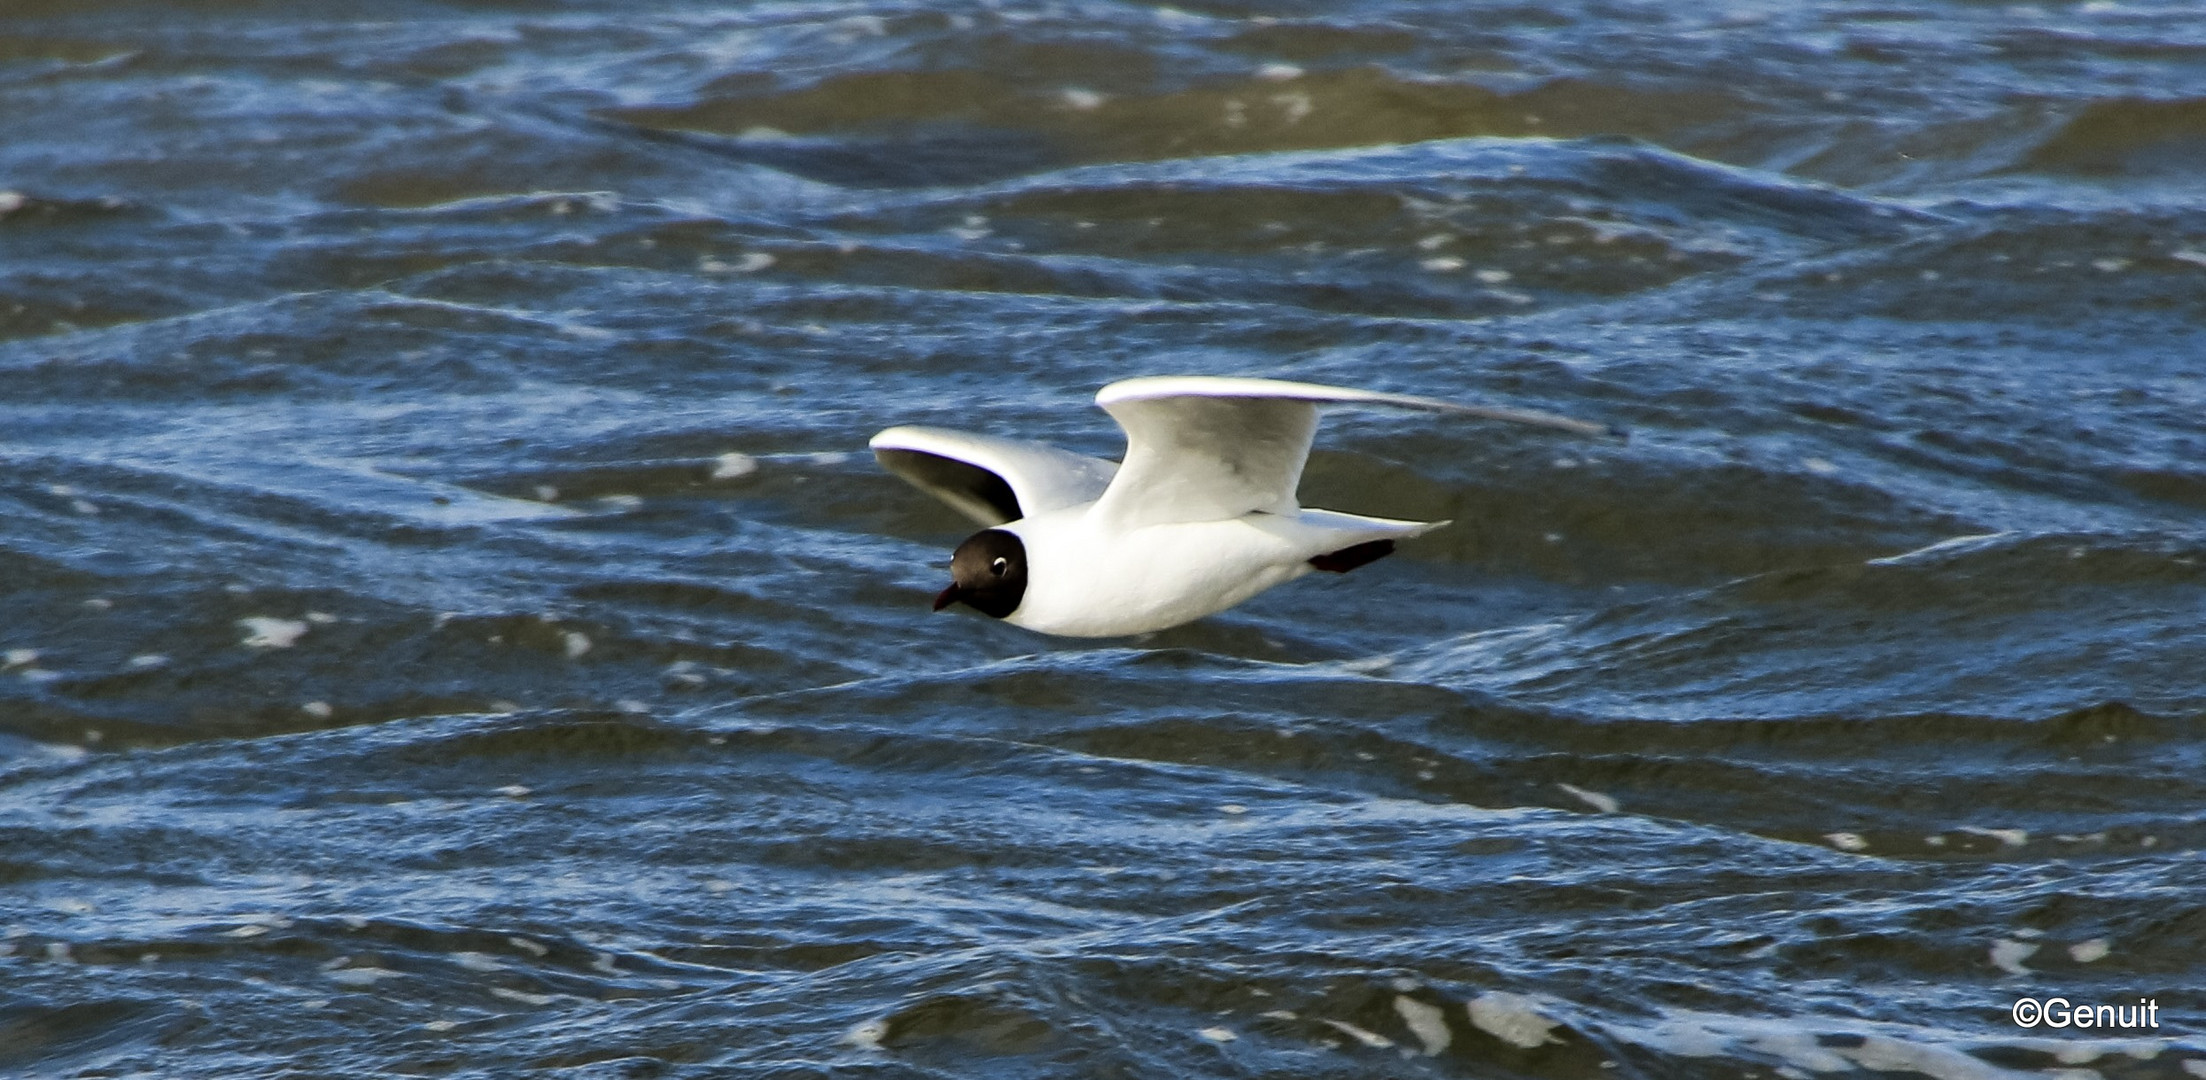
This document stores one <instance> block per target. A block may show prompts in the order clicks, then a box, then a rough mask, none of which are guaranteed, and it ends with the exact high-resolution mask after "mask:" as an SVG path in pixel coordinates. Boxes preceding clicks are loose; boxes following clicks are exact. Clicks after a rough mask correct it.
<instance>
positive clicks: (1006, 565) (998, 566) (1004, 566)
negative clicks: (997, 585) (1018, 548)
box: [988, 555, 1011, 577]
mask: <svg viewBox="0 0 2206 1080" xmlns="http://www.w3.org/2000/svg"><path fill="white" fill-rule="evenodd" d="M988 568H989V569H990V570H993V571H995V572H996V576H997V577H1002V576H1003V575H1004V573H1005V571H1008V570H1010V569H1011V560H1009V559H1006V558H1004V557H1003V556H1001V555H998V556H996V561H995V562H992V563H989V564H988Z"/></svg>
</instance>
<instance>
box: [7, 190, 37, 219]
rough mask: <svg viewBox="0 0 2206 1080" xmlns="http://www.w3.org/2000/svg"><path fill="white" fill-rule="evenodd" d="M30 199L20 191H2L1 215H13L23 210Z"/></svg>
mask: <svg viewBox="0 0 2206 1080" xmlns="http://www.w3.org/2000/svg"><path fill="white" fill-rule="evenodd" d="M29 201H30V199H29V198H28V197H26V196H25V195H24V194H23V193H22V192H20V191H0V214H12V213H15V212H16V211H18V210H21V209H23V204H24V203H26V202H29Z"/></svg>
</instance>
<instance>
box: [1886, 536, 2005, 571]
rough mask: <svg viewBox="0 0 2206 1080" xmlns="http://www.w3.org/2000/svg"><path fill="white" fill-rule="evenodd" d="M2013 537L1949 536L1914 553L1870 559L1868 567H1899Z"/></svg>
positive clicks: (1917, 549)
mask: <svg viewBox="0 0 2206 1080" xmlns="http://www.w3.org/2000/svg"><path fill="white" fill-rule="evenodd" d="M2012 535H2014V534H2013V533H2012V532H2011V531H2010V532H1990V533H1972V534H1970V535H1968V536H1949V537H1947V538H1945V539H1944V540H1940V541H1938V542H1937V543H1935V544H1927V545H1925V546H1923V547H1919V548H1916V549H1915V550H1913V551H1903V552H1901V553H1899V554H1897V555H1887V556H1885V557H1883V558H1881V559H1870V560H1869V562H1868V565H1870V566H1898V565H1901V564H1903V563H1907V562H1909V561H1912V560H1915V559H1919V558H1922V557H1923V556H1926V555H1935V554H1942V553H1945V552H1952V551H1967V550H1970V549H1972V548H1979V547H1985V546H1987V545H1989V544H1991V543H1992V542H1993V541H1996V540H2001V539H2004V538H2006V537H2008V536H2012Z"/></svg>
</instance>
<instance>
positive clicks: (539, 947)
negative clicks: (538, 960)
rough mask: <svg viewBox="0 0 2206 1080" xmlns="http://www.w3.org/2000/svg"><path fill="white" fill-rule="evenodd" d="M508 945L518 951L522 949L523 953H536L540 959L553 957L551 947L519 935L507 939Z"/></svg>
mask: <svg viewBox="0 0 2206 1080" xmlns="http://www.w3.org/2000/svg"><path fill="white" fill-rule="evenodd" d="M506 944H508V945H511V946H513V947H514V948H516V949H520V950H521V951H523V952H528V953H534V954H535V955H537V956H540V957H542V956H550V955H551V946H549V945H546V944H544V943H543V942H541V941H530V940H529V939H527V938H525V937H520V936H518V935H511V936H508V937H507V938H506Z"/></svg>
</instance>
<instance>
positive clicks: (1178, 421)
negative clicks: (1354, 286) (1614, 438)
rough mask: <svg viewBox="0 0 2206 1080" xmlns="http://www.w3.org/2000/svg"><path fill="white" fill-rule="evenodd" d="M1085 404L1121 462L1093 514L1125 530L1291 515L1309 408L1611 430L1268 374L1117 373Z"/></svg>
mask: <svg viewBox="0 0 2206 1080" xmlns="http://www.w3.org/2000/svg"><path fill="white" fill-rule="evenodd" d="M1095 403H1096V404H1098V405H1101V406H1102V407H1103V409H1104V411H1105V412H1108V413H1110V414H1111V418H1112V419H1114V420H1116V421H1118V426H1120V427H1122V428H1125V429H1126V461H1125V463H1124V464H1122V465H1120V466H1119V469H1118V475H1117V476H1116V477H1115V478H1114V479H1113V480H1112V481H1111V485H1110V489H1109V490H1107V491H1105V492H1104V493H1103V497H1102V499H1101V500H1100V501H1098V502H1097V503H1096V508H1095V513H1096V514H1098V515H1100V516H1102V517H1103V518H1104V519H1105V520H1108V521H1110V522H1113V523H1114V524H1117V525H1119V526H1121V527H1126V528H1133V527H1138V526H1142V525H1156V524H1163V523H1167V522H1179V521H1221V520H1225V519H1227V518H1236V517H1240V516H1241V515H1242V514H1246V513H1249V512H1250V511H1252V510H1262V511H1266V512H1269V513H1293V512H1294V511H1295V510H1297V509H1298V508H1299V507H1298V504H1297V503H1296V502H1295V488H1296V486H1297V485H1299V484H1300V483H1301V481H1302V466H1303V464H1304V463H1305V462H1306V461H1307V460H1308V459H1309V456H1310V439H1311V436H1312V435H1314V434H1315V433H1316V432H1317V410H1318V406H1319V405H1384V406H1392V407H1396V408H1408V409H1425V410H1430V411H1433V412H1446V413H1455V414H1457V415H1462V416H1475V417H1480V418H1482V419H1488V420H1506V421H1509V422H1511V423H1519V424H1534V425H1537V426H1541V427H1550V428H1556V429H1559V430H1563V431H1570V432H1574V433H1576V434H1580V435H1615V434H1620V433H1619V432H1617V431H1615V430H1613V429H1611V428H1608V427H1605V426H1603V425H1600V424H1593V423H1587V422H1586V421H1583V420H1572V419H1570V418H1568V417H1563V416H1556V415H1554V414H1552V413H1542V412H1529V411H1523V410H1516V409H1497V408H1491V407H1487V406H1481V405H1459V404H1457V403H1455V402H1452V401H1442V400H1439V399H1438V398H1427V397H1413V396H1411V395H1408V394H1388V393H1382V392H1379V391H1375V390H1349V389H1345V388H1342V387H1335V386H1318V385H1316V384H1314V383H1299V382H1283V381H1281V380H1277V379H1241V378H1219V377H1215V376H1207V375H1165V376H1156V377H1151V378H1141V379H1126V380H1123V381H1120V382H1115V383H1112V384H1110V385H1109V386H1106V387H1104V388H1103V389H1102V390H1101V391H1100V392H1098V393H1097V394H1096V395H1095Z"/></svg>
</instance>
